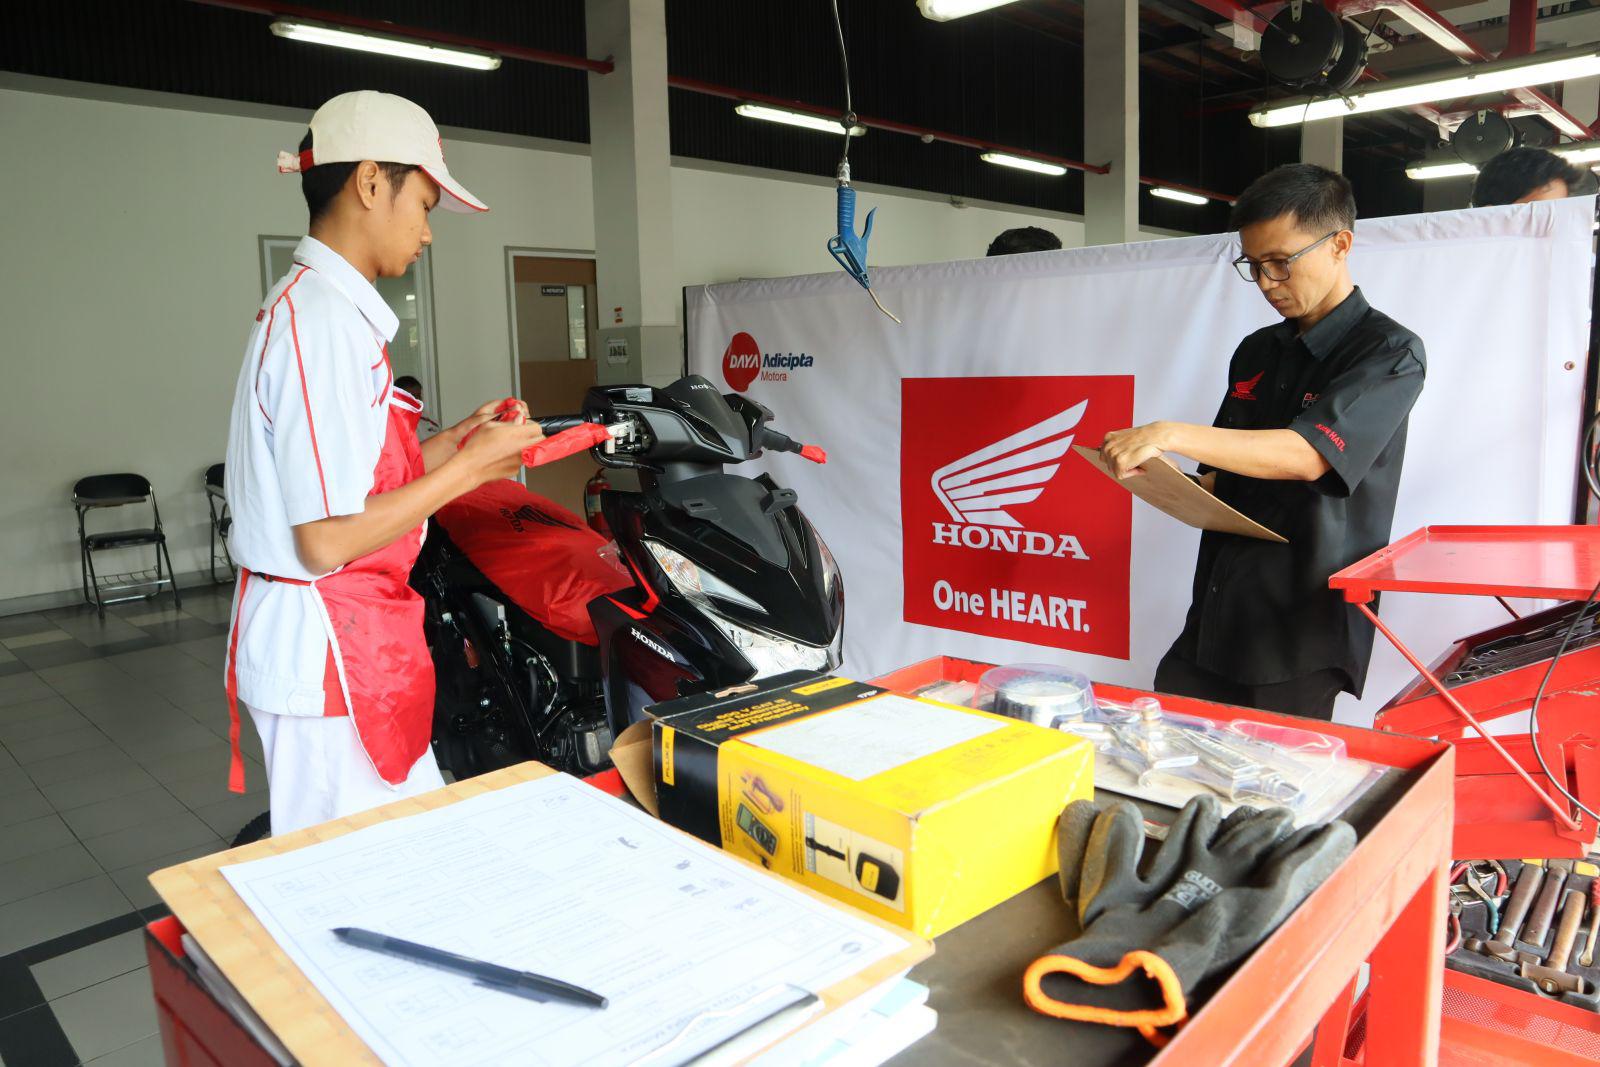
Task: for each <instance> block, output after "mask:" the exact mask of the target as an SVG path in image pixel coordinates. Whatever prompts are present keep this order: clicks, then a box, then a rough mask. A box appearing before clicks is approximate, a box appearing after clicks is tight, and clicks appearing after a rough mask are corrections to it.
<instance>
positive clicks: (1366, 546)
mask: <svg viewBox="0 0 1600 1067" xmlns="http://www.w3.org/2000/svg"><path fill="white" fill-rule="evenodd" d="M1426 367H1427V364H1426V361H1425V357H1424V355H1423V350H1422V341H1421V340H1420V339H1418V337H1417V336H1416V334H1414V333H1412V332H1411V331H1410V330H1408V329H1406V328H1405V327H1404V326H1401V325H1400V324H1399V323H1397V322H1395V321H1394V320H1393V319H1391V318H1389V317H1388V316H1387V315H1385V314H1383V313H1382V312H1379V311H1374V310H1373V309H1372V308H1371V307H1370V306H1369V305H1368V304H1367V301H1366V298H1365V297H1364V296H1362V295H1361V290H1360V289H1357V290H1355V291H1354V292H1353V293H1351V294H1350V296H1349V297H1347V298H1346V299H1345V301H1344V302H1343V303H1342V304H1340V305H1339V306H1338V307H1337V308H1335V309H1334V310H1333V311H1332V312H1330V313H1329V314H1328V315H1327V317H1325V318H1324V319H1322V321H1320V322H1318V323H1317V324H1316V325H1315V326H1313V327H1311V329H1310V330H1308V331H1306V333H1305V334H1304V335H1303V336H1302V335H1299V334H1298V332H1297V328H1296V326H1295V325H1294V324H1293V323H1292V322H1283V323H1280V324H1278V325H1276V326H1268V327H1267V328H1265V329H1262V330H1257V331H1256V332H1255V333H1253V334H1251V335H1250V336H1249V337H1247V338H1245V339H1244V341H1243V342H1242V343H1241V344H1240V345H1239V348H1238V349H1237V351H1235V352H1234V354H1233V361H1232V363H1231V364H1230V365H1229V370H1228V381H1229V383H1230V388H1229V390H1228V394H1227V396H1226V397H1225V398H1224V399H1223V401H1222V408H1221V410H1220V411H1219V412H1218V413H1217V418H1216V422H1215V423H1214V425H1216V426H1220V427H1225V428H1227V429H1234V430H1271V429H1283V428H1288V429H1291V430H1294V431H1295V432H1296V433H1298V434H1299V435H1300V436H1301V437H1303V438H1305V439H1306V440H1307V441H1309V442H1310V443H1311V446H1312V447H1313V448H1315V449H1316V450H1317V451H1318V452H1319V453H1320V454H1321V455H1322V457H1323V458H1324V459H1326V460H1327V461H1328V465H1329V467H1330V468H1331V469H1330V470H1329V471H1328V473H1326V474H1325V475H1323V476H1322V477H1321V478H1319V479H1318V480H1317V481H1315V482H1310V483H1307V482H1295V481H1266V480H1262V479H1258V478H1246V477H1243V476H1242V475H1237V474H1230V473H1229V472H1227V471H1218V472H1217V482H1216V493H1217V496H1219V497H1220V498H1221V499H1222V500H1223V501H1225V502H1226V503H1228V504H1229V505H1231V506H1233V507H1234V508H1236V509H1238V510H1239V511H1242V512H1243V513H1244V514H1246V515H1248V516H1250V517H1251V518H1252V519H1255V520H1256V521H1257V522H1259V523H1261V524H1262V525H1263V526H1266V527H1267V528H1268V529H1271V530H1275V531H1277V532H1278V533H1280V534H1282V535H1283V536H1284V537H1286V538H1288V541H1289V543H1288V544H1286V545H1283V544H1275V543H1272V542H1269V541H1261V540H1257V539H1254V538H1248V537H1240V536H1238V535H1235V534H1225V533H1213V532H1210V531H1207V532H1206V533H1205V534H1203V535H1202V536H1201V538H1200V558H1199V561H1198V562H1197V563H1196V565H1195V575H1194V602H1193V604H1192V606H1191V607H1190V608H1189V616H1188V619H1187V620H1186V621H1185V623H1184V628H1183V633H1182V634H1180V635H1179V637H1178V641H1177V643H1176V644H1175V645H1174V646H1173V652H1174V653H1175V654H1176V655H1178V656H1179V657H1181V658H1182V659H1185V660H1188V661H1189V662H1190V663H1193V664H1195V665H1196V666H1199V667H1201V668H1203V669H1204V670H1208V671H1211V672H1212V673H1214V674H1218V675H1221V676H1222V677H1224V678H1227V679H1230V680H1232V681H1234V682H1237V683H1239V684H1241V685H1271V684H1274V683H1277V682H1286V681H1290V680H1292V679H1295V678H1301V677H1304V676H1305V675H1308V674H1311V673H1312V672H1314V671H1319V670H1325V669H1328V668H1334V669H1339V670H1343V671H1344V672H1345V674H1346V675H1347V676H1348V685H1347V688H1348V689H1349V691H1350V692H1352V693H1354V694H1356V695H1357V696H1359V695H1360V694H1361V687H1362V685H1363V683H1364V682H1365V681H1366V675H1367V661H1368V659H1370V658H1371V654H1372V632H1373V631H1372V624H1371V623H1369V622H1367V621H1366V619H1365V618H1364V617H1363V616H1362V615H1361V614H1360V613H1359V612H1358V611H1357V610H1356V609H1355V608H1354V607H1353V606H1351V605H1347V604H1346V603H1345V602H1344V599H1343V597H1342V596H1341V595H1339V594H1338V593H1335V592H1334V591H1332V590H1330V589H1329V588H1328V578H1329V577H1330V576H1332V575H1333V574H1335V573H1336V572H1338V571H1340V570H1342V569H1344V568H1345V567H1347V566H1349V565H1350V564H1351V563H1354V562H1356V561H1357V560H1359V559H1361V558H1363V557H1365V556H1367V555H1370V554H1371V553H1373V552H1375V551H1377V550H1378V549H1380V548H1382V547H1383V546H1384V545H1386V544H1388V543H1389V534H1390V523H1391V522H1392V521H1393V519H1394V504H1395V494H1396V492H1397V491H1398V489H1399V485H1400V463H1401V460H1402V459H1403V458H1404V455H1405V447H1406V419H1407V416H1409V414H1410V412H1411V406H1412V405H1413V404H1415V403H1416V401H1417V396H1418V395H1419V394H1420V393H1421V392H1422V380H1423V376H1424V373H1425V371H1426ZM1204 469H1205V468H1202V470H1204Z"/></svg>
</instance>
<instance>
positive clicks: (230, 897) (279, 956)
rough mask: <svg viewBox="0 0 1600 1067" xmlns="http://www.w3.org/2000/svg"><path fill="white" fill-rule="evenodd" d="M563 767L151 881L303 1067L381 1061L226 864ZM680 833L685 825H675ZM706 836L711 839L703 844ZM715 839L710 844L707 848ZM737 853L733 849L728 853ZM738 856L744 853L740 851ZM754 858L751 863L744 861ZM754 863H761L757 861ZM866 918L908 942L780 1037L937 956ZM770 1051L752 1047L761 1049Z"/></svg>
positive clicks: (225, 856)
mask: <svg viewBox="0 0 1600 1067" xmlns="http://www.w3.org/2000/svg"><path fill="white" fill-rule="evenodd" d="M554 773H556V772H555V771H553V770H551V769H550V768H548V767H546V766H544V765H542V764H539V763H519V764H517V765H516V766H514V767H507V768H505V769H504V770H499V771H494V772H492V773H490V774H485V775H482V776H480V777H478V778H469V779H467V780H466V781H463V782H457V783H455V784H454V785H448V786H446V787H445V788H443V789H436V790H434V791H433V792H431V793H424V794H422V795H421V796H416V797H411V798H409V799H406V800H400V801H396V802H395V803H393V804H386V805H384V806H383V807H381V808H374V809H373V810H371V811H365V812H362V813H361V814H359V815H352V816H350V817H349V818H345V819H335V820H334V821H332V822H326V823H323V824H321V825H320V826H313V827H309V828H307V829H305V830H300V831H297V832H295V833H292V834H286V835H284V836H283V837H272V838H267V839H266V840H264V841H257V842H255V843H254V844H250V845H245V846H244V847H242V848H235V849H230V850H228V851H226V852H218V853H215V854H213V855H210V856H203V857H201V858H200V859H197V860H191V861H190V862H188V863H184V864H179V865H178V866H176V867H167V868H165V869H164V870H159V871H156V872H155V873H154V874H152V875H151V876H150V884H151V885H153V886H155V889H156V892H158V893H160V894H161V898H162V900H164V901H165V902H166V904H167V906H168V907H169V908H171V909H172V914H173V915H175V916H176V917H177V919H178V921H179V922H180V923H182V924H183V926H184V928H185V929H186V930H188V932H189V933H190V934H192V935H193V936H194V938H195V940H196V941H197V942H199V944H200V947H201V948H203V949H204V950H205V951H206V953H207V954H208V955H209V956H210V957H211V959H212V962H214V963H215V964H216V965H217V967H218V969H219V970H221V971H222V973H223V974H224V975H225V976H227V979H228V981H230V982H232V983H233V985H234V988H236V989H237V990H238V991H239V993H240V995H241V996H243V997H244V999H245V1000H246V1001H247V1002H248V1003H249V1005H250V1006H251V1007H252V1008H254V1009H255V1011H256V1014H258V1015H260V1016H261V1019H262V1021H263V1022H265V1023H266V1024H267V1025H268V1026H269V1027H271V1029H272V1032H273V1033H274V1034H276V1035H277V1037H278V1039H279V1040H280V1041H282V1042H283V1044H284V1046H285V1047H286V1048H287V1049H288V1050H289V1052H290V1053H291V1054H293V1055H294V1057H295V1059H296V1060H297V1061H298V1062H299V1063H300V1064H301V1065H302V1067H344V1065H346V1064H374V1065H377V1067H382V1062H383V1061H382V1060H380V1059H378V1057H377V1056H376V1055H375V1054H374V1053H373V1051H372V1050H371V1049H370V1048H368V1047H367V1045H366V1043H365V1042H364V1041H362V1040H361V1039H360V1038H359V1037H357V1036H356V1035H355V1033H354V1031H352V1030H351V1029H350V1027H349V1026H347V1025H346V1024H345V1022H344V1020H343V1019H342V1018H340V1016H339V1013H338V1012H337V1011H335V1010H334V1008H333V1005H331V1004H329V1003H328V1001H327V998H326V997H324V996H323V995H322V994H321V993H320V992H318V990H317V987H316V986H314V985H312V984H311V982H310V980H309V979H307V978H306V976H305V975H304V974H303V973H302V972H301V970H300V968H298V967H296V966H295V965H294V963H293V961H291V960H290V959H289V956H288V954H286V953H285V952H284V951H283V949H281V948H279V947H278V943H277V942H276V941H274V940H273V939H272V935H270V934H268V933H267V931H266V928H265V927H263V926H262V925H261V922H260V921H259V920H258V919H257V918H256V917H255V915H254V914H253V913H252V912H251V911H250V908H249V906H248V905H246V904H245V902H244V901H243V900H242V899H240V897H239V894H237V893H235V892H234V891H233V887H232V886H231V885H229V884H228V880H227V878H226V877H224V875H223V874H222V870H221V868H223V867H226V866H229V865H231V864H235V863H244V862H246V861H248V860H256V859H261V858H263V857H266V856H273V855H277V854H279V853H283V852H292V851H294V850H295V849H297V848H304V847H305V846H307V845H314V844H316V843H317V842H319V841H327V840H329V839H331V838H335V837H342V836H343V835H345V834H348V833H351V832H352V831H355V830H360V829H362V828H363V827H367V826H372V825H374V824H376V823H380V822H387V821H389V820H391V819H403V818H405V817H406V816H407V815H414V814H418V813H421V812H424V811H432V810H433V809H435V808H442V807H445V806H446V805H449V804H454V803H456V802H458V801H462V800H466V799H468V798H469V797H475V796H479V795H481V794H483V793H489V792H493V791H494V790H496V789H504V788H505V787H507V786H511V785H516V784H518V783H520V782H531V781H534V780H535V779H538V778H543V777H545V776H547V775H551V774H554ZM674 832H681V831H674ZM702 843H703V842H702ZM706 847H708V848H709V847H711V846H709V845H708V846H706ZM729 855H733V854H732V853H729ZM734 858H736V859H737V858H739V857H734ZM746 862H747V861H746ZM750 866H752V867H754V866H755V864H753V863H752V864H750ZM785 884H787V885H788V886H790V887H791V888H792V889H794V890H796V891H797V892H801V893H806V894H808V895H810V896H812V897H815V898H816V899H817V900H820V901H823V902H824V903H826V904H827V905H828V906H829V907H834V908H843V907H844V905H842V904H840V903H839V902H837V901H835V900H832V899H831V898H829V897H826V896H824V895H822V894H821V893H817V892H814V891H813V890H810V889H807V888H806V887H805V886H802V885H800V884H798V883H795V882H786V883H785ZM852 914H853V915H854V916H855V917H856V918H858V919H860V920H861V921H863V922H870V923H874V924H876V925H878V926H881V927H883V928H884V929H886V930H890V931H893V932H894V933H895V934H896V935H897V936H899V937H902V938H904V939H905V940H906V941H907V945H906V948H905V949H904V951H901V952H898V953H895V954H894V955H892V956H887V957H885V958H884V959H882V960H879V961H878V962H877V963H875V964H873V965H871V966H870V967H867V968H865V969H864V970H862V971H860V972H858V973H856V974H854V975H852V976H851V977H849V978H846V979H845V980H844V981H842V982H839V983H838V984H836V985H833V986H830V987H829V988H828V989H825V990H823V991H822V994H821V999H822V1002H823V1009H822V1011H821V1012H820V1013H818V1014H817V1015H815V1016H813V1017H812V1018H811V1019H810V1020H809V1021H807V1022H806V1023H805V1024H804V1026H801V1027H798V1028H796V1029H795V1030H793V1031H790V1032H788V1033H783V1034H779V1035H777V1036H775V1037H774V1038H773V1042H772V1043H774V1044H775V1043H777V1042H780V1041H783V1040H787V1039H788V1038H789V1037H792V1036H793V1035H794V1034H795V1033H799V1032H800V1031H801V1030H803V1029H804V1028H805V1026H810V1025H812V1024H814V1023H815V1022H817V1021H818V1020H819V1019H824V1018H826V1017H827V1015H828V1014H829V1013H830V1012H832V1011H834V1010H835V1009H836V1008H839V1007H842V1006H843V1005H845V1004H847V1003H849V1002H850V1001H852V1000H854V999H856V998H857V997H860V996H862V995H863V994H865V993H868V992H870V991H871V990H873V989H875V988H877V987H878V986H881V985H882V984H883V983H885V982H887V981H889V980H890V979H891V978H894V977H895V976H896V975H899V974H902V973H904V972H905V971H907V970H909V969H910V968H911V967H913V966H914V965H916V964H918V963H920V962H922V961H923V960H925V959H927V958H928V957H929V956H931V955H933V943H932V942H930V941H927V940H925V939H923V938H920V937H918V936H916V935H915V934H913V933H911V932H909V931H907V930H902V929H900V928H899V927H897V926H893V925H891V924H889V923H886V922H882V921H881V920H879V919H877V918H874V917H873V916H870V915H866V914H864V913H859V912H852ZM762 1051H765V1049H752V1050H751V1055H752V1056H754V1055H756V1054H759V1053H760V1052H762Z"/></svg>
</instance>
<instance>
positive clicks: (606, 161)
mask: <svg viewBox="0 0 1600 1067" xmlns="http://www.w3.org/2000/svg"><path fill="white" fill-rule="evenodd" d="M584 16H585V19H586V21H587V24H588V52H589V55H591V56H610V57H611V59H612V61H613V62H614V63H615V64H616V69H615V70H613V71H612V72H611V73H610V74H593V75H590V76H589V146H590V151H589V164H590V169H591V172H592V177H591V183H592V185H593V189H594V248H595V273H596V289H597V294H598V301H599V305H600V307H599V312H600V329H599V346H598V351H597V352H596V353H595V358H596V360H597V362H598V367H597V377H598V379H599V381H600V382H601V384H611V383H618V382H647V383H649V384H651V385H666V384H668V383H670V382H672V381H674V380H675V379H677V377H678V376H679V373H680V372H681V368H682V366H683V349H682V344H681V341H680V339H679V338H680V333H679V326H678V310H679V308H681V307H682V306H683V296H682V291H681V289H680V288H679V286H678V283H677V276H676V260H675V258H674V256H673V248H672V149H671V141H670V138H669V135H668V128H667V18H666V5H665V0H585V2H584Z"/></svg>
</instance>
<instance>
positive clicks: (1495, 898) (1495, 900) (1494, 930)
mask: <svg viewBox="0 0 1600 1067" xmlns="http://www.w3.org/2000/svg"><path fill="white" fill-rule="evenodd" d="M1480 863H1483V864H1484V865H1486V866H1487V867H1488V871H1487V873H1485V872H1483V871H1480V870H1479V864H1480ZM1477 874H1484V876H1485V877H1486V878H1488V879H1490V880H1492V881H1493V882H1494V883H1495V885H1496V886H1504V885H1505V880H1506V870H1505V868H1504V867H1502V866H1500V864H1499V863H1497V862H1496V861H1494V860H1487V861H1474V862H1472V863H1469V864H1468V865H1467V877H1466V882H1467V886H1468V887H1469V888H1470V889H1471V890H1472V892H1473V893H1474V894H1475V895H1476V896H1478V897H1479V898H1481V899H1482V900H1483V903H1484V906H1485V907H1486V908H1488V910H1489V917H1488V922H1487V924H1486V928H1487V929H1488V931H1489V936H1490V937H1493V936H1495V935H1496V934H1498V933H1499V932H1500V900H1501V898H1500V893H1502V892H1504V889H1499V890H1497V892H1494V893H1491V892H1489V891H1488V890H1487V889H1485V888H1484V887H1483V886H1482V885H1480V884H1479V883H1477V882H1476V881H1474V880H1473V876H1474V875H1477Z"/></svg>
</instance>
